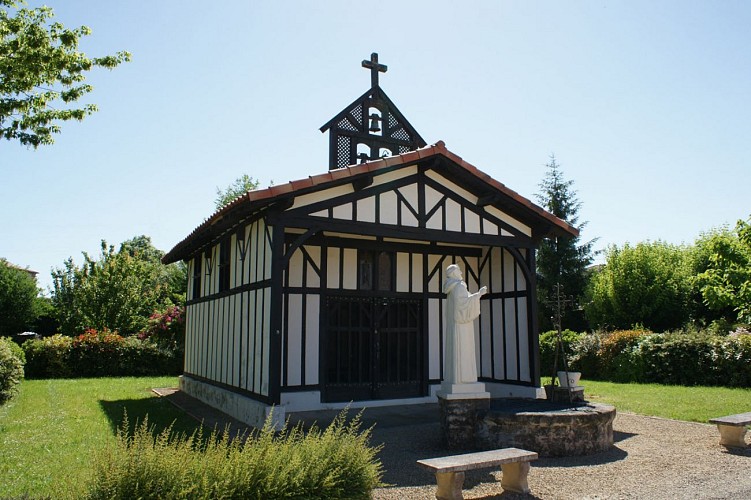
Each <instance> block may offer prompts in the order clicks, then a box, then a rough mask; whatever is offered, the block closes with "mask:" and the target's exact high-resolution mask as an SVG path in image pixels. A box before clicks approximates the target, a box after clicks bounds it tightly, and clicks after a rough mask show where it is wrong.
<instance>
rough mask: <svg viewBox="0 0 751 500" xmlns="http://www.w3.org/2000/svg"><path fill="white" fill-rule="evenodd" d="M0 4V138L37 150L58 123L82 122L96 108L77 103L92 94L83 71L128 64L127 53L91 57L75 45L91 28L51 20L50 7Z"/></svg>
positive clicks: (8, 0)
mask: <svg viewBox="0 0 751 500" xmlns="http://www.w3.org/2000/svg"><path fill="white" fill-rule="evenodd" d="M19 4H20V2H18V1H17V0H0V137H4V138H5V139H8V140H17V141H19V142H20V143H21V144H24V145H26V146H31V147H34V148H36V147H38V146H39V145H41V144H52V143H53V142H54V139H53V134H57V133H59V132H60V125H59V123H60V122H64V121H68V120H78V121H80V120H83V119H84V118H85V117H86V116H88V115H90V114H92V113H93V112H95V111H96V110H97V107H96V105H95V104H86V105H83V106H80V107H76V106H75V103H76V101H78V100H79V99H80V98H81V97H82V96H84V95H85V94H88V93H89V92H91V90H92V86H91V85H89V84H87V83H85V81H86V73H87V72H88V71H90V70H91V69H92V68H94V67H96V66H98V67H102V68H109V69H112V68H114V67H116V66H117V65H119V64H120V63H122V62H124V61H128V60H130V54H129V53H128V52H118V53H117V54H115V55H112V56H104V57H94V58H89V57H87V56H86V55H85V54H84V53H83V52H80V51H79V50H78V41H79V39H80V38H82V37H84V36H87V35H89V34H90V33H91V30H90V29H89V28H87V27H86V26H81V27H79V28H74V29H69V28H66V27H65V26H63V25H62V24H60V23H58V22H53V21H52V19H53V17H54V13H53V11H52V9H51V8H49V7H39V8H35V9H27V8H19Z"/></svg>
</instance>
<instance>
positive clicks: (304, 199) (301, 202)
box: [290, 184, 354, 210]
mask: <svg viewBox="0 0 751 500" xmlns="http://www.w3.org/2000/svg"><path fill="white" fill-rule="evenodd" d="M353 192H354V189H353V188H352V184H344V185H341V186H336V187H332V188H330V189H324V190H323V191H318V192H315V193H310V194H304V195H300V196H295V202H294V203H293V204H292V207H291V208H290V210H294V209H296V208H300V207H304V206H306V205H310V204H312V203H318V202H319V201H325V200H332V199H334V198H337V197H339V196H344V195H346V194H350V193H353Z"/></svg>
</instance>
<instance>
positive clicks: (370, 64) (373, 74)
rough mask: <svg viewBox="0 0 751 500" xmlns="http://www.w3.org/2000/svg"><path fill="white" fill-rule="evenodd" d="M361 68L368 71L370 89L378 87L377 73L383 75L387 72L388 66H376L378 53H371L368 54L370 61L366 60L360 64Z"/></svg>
mask: <svg viewBox="0 0 751 500" xmlns="http://www.w3.org/2000/svg"><path fill="white" fill-rule="evenodd" d="M362 67H363V68H368V69H369V70H370V86H371V87H372V88H375V87H377V86H378V73H379V72H381V73H385V72H386V71H388V69H389V68H388V66H386V65H385V64H378V53H377V52H373V53H372V54H370V61H368V60H367V59H366V60H364V61H363V62H362Z"/></svg>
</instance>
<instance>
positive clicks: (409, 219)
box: [402, 203, 420, 227]
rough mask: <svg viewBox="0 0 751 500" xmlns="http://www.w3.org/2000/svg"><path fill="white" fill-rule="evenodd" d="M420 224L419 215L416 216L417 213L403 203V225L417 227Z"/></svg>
mask: <svg viewBox="0 0 751 500" xmlns="http://www.w3.org/2000/svg"><path fill="white" fill-rule="evenodd" d="M419 225H420V224H419V221H418V220H417V217H415V214H413V213H412V212H411V211H410V210H409V208H408V207H407V205H405V204H404V203H402V226H407V227H417V226H419Z"/></svg>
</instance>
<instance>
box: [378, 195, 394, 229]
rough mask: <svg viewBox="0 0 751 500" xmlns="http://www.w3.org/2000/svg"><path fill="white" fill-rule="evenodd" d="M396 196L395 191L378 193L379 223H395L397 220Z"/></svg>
mask: <svg viewBox="0 0 751 500" xmlns="http://www.w3.org/2000/svg"><path fill="white" fill-rule="evenodd" d="M397 209H398V207H397V198H396V193H394V192H393V191H387V192H385V193H381V194H380V223H381V224H396V222H397V215H396V214H397Z"/></svg>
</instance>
